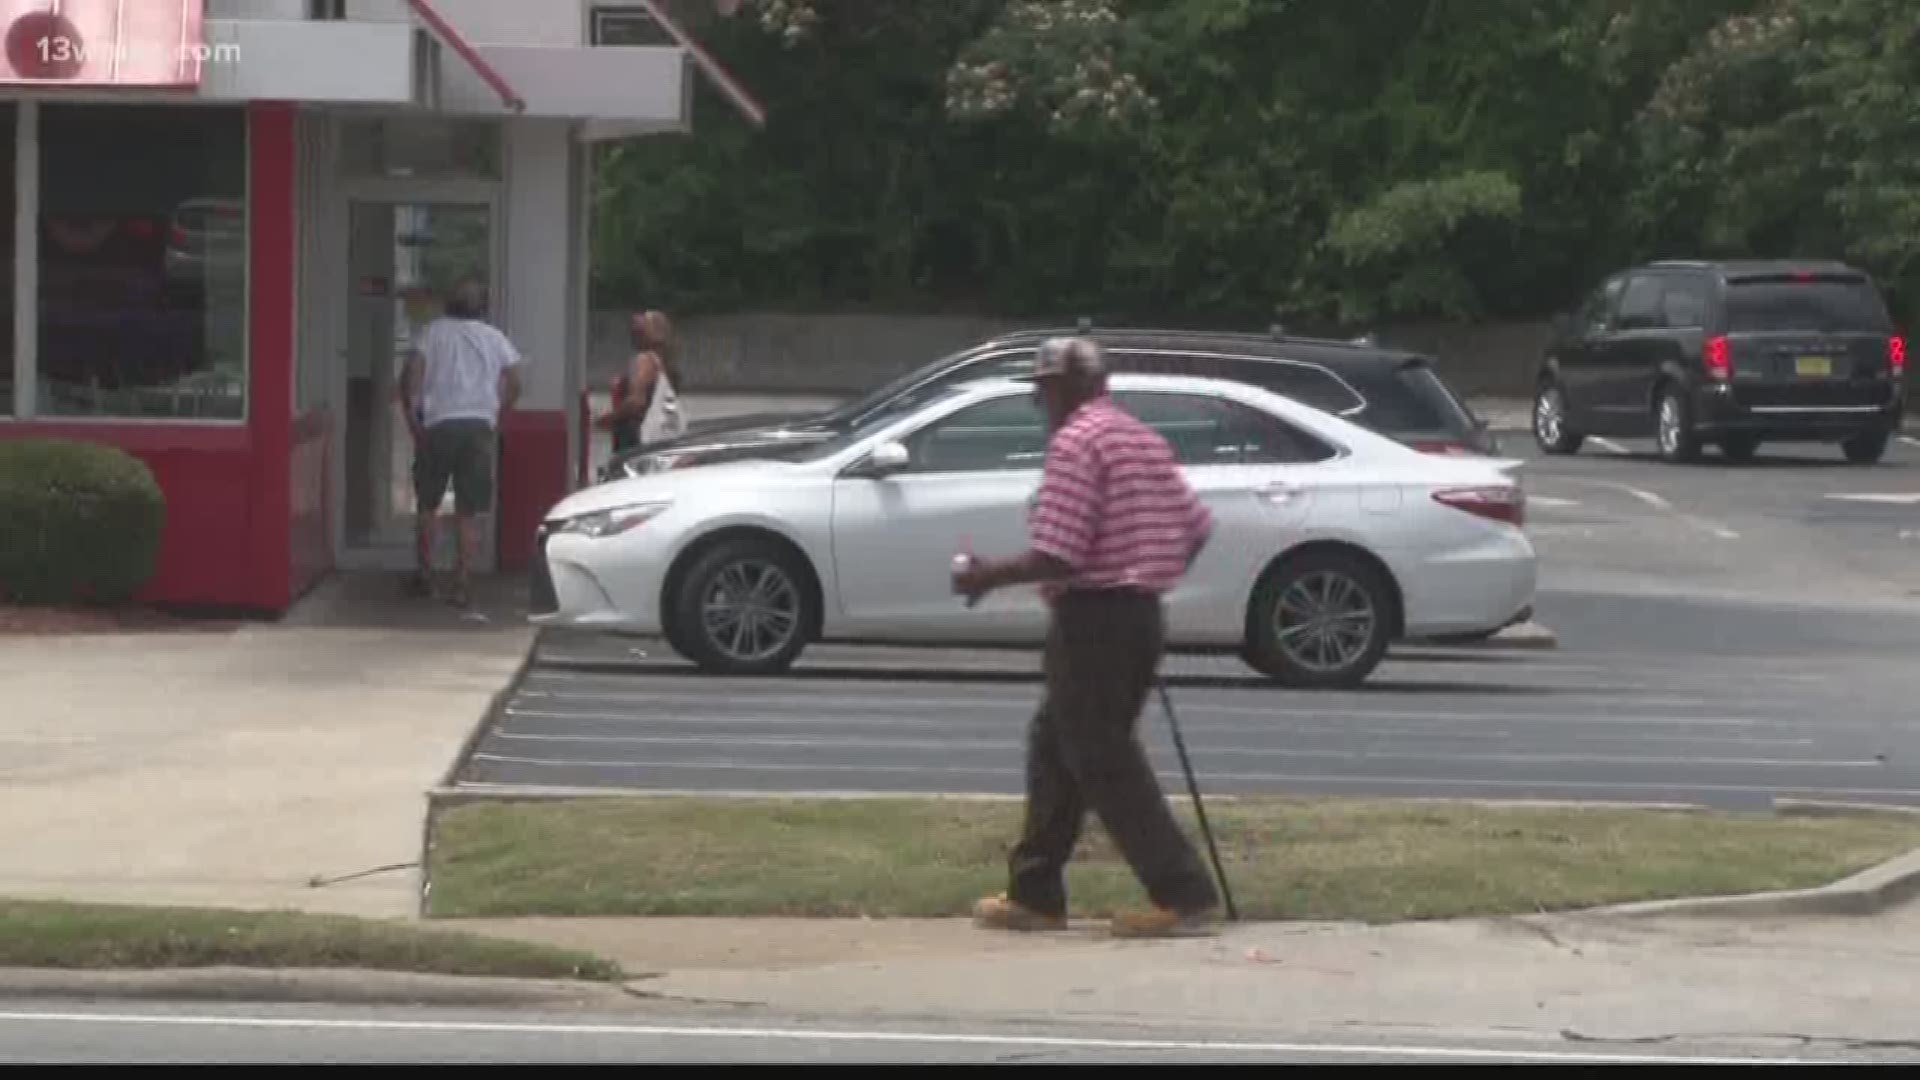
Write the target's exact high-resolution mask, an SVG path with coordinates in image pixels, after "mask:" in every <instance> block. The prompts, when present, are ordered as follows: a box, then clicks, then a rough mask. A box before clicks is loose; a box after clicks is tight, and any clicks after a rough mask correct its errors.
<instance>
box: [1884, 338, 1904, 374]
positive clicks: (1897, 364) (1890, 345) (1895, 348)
mask: <svg viewBox="0 0 1920 1080" xmlns="http://www.w3.org/2000/svg"><path fill="white" fill-rule="evenodd" d="M1887 367H1889V368H1891V369H1893V373H1894V374H1895V375H1905V374H1906V373H1907V339H1906V338H1903V337H1901V336H1900V335H1898V334H1895V335H1894V336H1892V337H1890V338H1888V339H1887Z"/></svg>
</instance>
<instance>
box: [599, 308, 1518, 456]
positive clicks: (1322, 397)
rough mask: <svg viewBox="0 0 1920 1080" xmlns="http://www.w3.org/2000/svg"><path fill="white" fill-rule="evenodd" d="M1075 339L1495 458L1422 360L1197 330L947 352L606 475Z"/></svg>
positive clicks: (798, 429)
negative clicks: (833, 398) (831, 404)
mask: <svg viewBox="0 0 1920 1080" xmlns="http://www.w3.org/2000/svg"><path fill="white" fill-rule="evenodd" d="M1058 334H1079V335H1082V336H1085V337H1090V338H1093V339H1094V340H1096V341H1098V342H1100V343H1101V345H1102V347H1104V348H1105V349H1106V353H1107V361H1108V364H1109V366H1110V367H1111V368H1112V369H1113V370H1115V371H1124V372H1147V373H1156V374H1164V375H1191V376H1198V377H1202V378H1215V379H1225V380H1229V381H1233V382H1243V383H1249V384H1252V385H1254V386H1259V387H1261V388H1263V389H1266V390H1271V391H1273V392H1274V393H1277V394H1281V395H1283V396H1286V397H1290V398H1292V399H1294V400H1295V401H1298V402H1300V403H1301V404H1304V405H1310V406H1312V407H1314V408H1316V409H1320V410H1321V411H1323V412H1328V413H1332V414H1334V415H1336V416H1340V417H1343V418H1345V419H1347V420H1350V421H1352V422H1354V423H1356V424H1359V425H1360V426H1361V427H1364V428H1368V429H1370V430H1372V431H1375V432H1378V433H1380V434H1382V435H1386V436H1387V437H1389V438H1392V439H1397V440H1399V441H1401V442H1403V443H1406V444H1407V445H1409V446H1412V447H1414V448H1415V449H1418V450H1423V451H1427V452H1430V453H1445V454H1496V453H1498V452H1499V447H1498V445H1497V444H1496V443H1495V441H1494V439H1493V435H1492V433H1491V432H1489V431H1488V430H1487V427H1486V425H1485V424H1483V423H1481V422H1480V421H1479V420H1477V419H1476V418H1475V417H1474V416H1473V414H1472V413H1471V412H1470V411H1469V410H1468V409H1467V406H1466V405H1465V403H1463V402H1462V401H1461V400H1460V398H1459V397H1458V396H1457V395H1456V394H1455V393H1454V392H1453V391H1452V389H1450V388H1449V387H1448V386H1447V385H1446V383H1445V382H1443V381H1442V380H1441V378H1440V375H1439V373H1438V372H1437V371H1435V370H1434V366H1433V364H1432V362H1431V361H1430V360H1429V359H1428V358H1427V357H1425V356H1422V355H1420V354H1418V353H1410V352H1403V351H1400V350H1397V349H1390V348H1385V347H1382V346H1380V345H1376V344H1374V343H1372V342H1371V341H1366V340H1361V341H1338V340H1331V339H1326V338H1304V337H1293V336H1289V335H1286V334H1284V333H1279V332H1274V333H1269V334H1264V335H1263V334H1255V333H1229V332H1208V331H1197V330H1122V329H1091V328H1087V329H1079V330H1025V331H1019V332H1016V333H1011V334H1006V335H1003V336H1000V337H996V338H993V339H991V340H988V341H983V342H980V343H979V344H976V345H974V346H972V347H970V348H967V349H965V350H962V351H961V352H958V353H955V354H953V355H951V356H947V357H943V358H941V359H939V360H936V361H934V362H932V363H930V364H927V365H926V366H924V367H921V368H917V369H915V370H913V371H910V372H908V373H906V374H904V375H901V376H900V377H899V378H897V379H895V380H893V381H892V382H889V383H887V384H885V385H883V386H881V387H878V388H877V389H875V390H873V391H871V392H869V393H867V394H865V395H863V396H861V397H860V398H859V399H857V400H855V401H852V402H849V403H848V404H846V405H843V406H841V407H840V408H838V409H834V410H832V411H830V412H826V413H819V414H814V415H807V416H749V417H740V418H737V419H733V420H728V421H721V422H720V423H718V424H714V425H696V427H695V428H694V429H693V430H692V431H691V432H689V433H688V434H687V435H685V436H683V437H681V438H679V439H675V440H672V441H669V442H663V443H655V444H651V445H649V446H646V447H643V448H641V449H639V450H634V451H629V452H628V453H626V454H624V455H622V456H619V457H616V458H614V459H613V460H612V461H610V462H608V463H607V465H606V466H605V467H604V468H603V469H602V470H601V473H600V478H601V479H602V480H615V479H619V478H621V477H622V476H643V475H646V474H648V473H652V472H659V471H661V470H665V469H680V468H686V467H688V466H692V465H711V464H717V463H720V462H725V461H737V460H740V459H744V458H768V457H779V456H780V455H781V454H783V453H786V452H788V451H790V450H792V449H794V448H796V447H804V446H808V445H811V444H813V443H815V442H819V441H821V440H824V439H829V438H832V437H833V436H834V435H836V434H839V433H841V432H844V431H850V430H852V429H854V428H856V427H860V426H863V425H866V424H868V423H871V422H872V421H873V420H874V419H875V418H876V417H879V416H881V415H884V414H886V413H889V412H900V413H904V412H908V411H911V410H913V409H915V408H918V407H919V406H920V405H921V404H922V403H924V402H925V401H926V400H928V399H929V398H930V397H934V396H937V395H939V394H941V393H944V392H945V391H946V390H947V389H948V388H949V387H952V386H954V385H957V384H959V383H964V382H970V381H973V380H976V379H994V378H1002V379H1004V378H1019V377H1022V376H1024V375H1026V374H1027V373H1029V372H1031V371H1032V370H1033V356H1034V351H1035V350H1036V349H1037V348H1038V347H1039V345H1040V343H1041V342H1042V341H1043V340H1045V339H1046V338H1048V337H1052V336H1055V335H1058Z"/></svg>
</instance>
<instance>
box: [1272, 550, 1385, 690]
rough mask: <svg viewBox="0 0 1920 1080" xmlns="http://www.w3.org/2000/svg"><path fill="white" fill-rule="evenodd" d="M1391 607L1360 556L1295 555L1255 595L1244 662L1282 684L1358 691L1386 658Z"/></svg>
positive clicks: (1373, 571) (1376, 577)
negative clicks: (1356, 688)
mask: <svg viewBox="0 0 1920 1080" xmlns="http://www.w3.org/2000/svg"><path fill="white" fill-rule="evenodd" d="M1395 602H1396V600H1395V596H1394V594H1393V591H1392V586H1391V584H1390V583H1389V582H1387V581H1386V580H1384V579H1383V578H1382V576H1381V573H1380V571H1379V570H1378V569H1377V568H1376V567H1375V566H1374V565H1373V564H1372V563H1371V562H1370V561H1368V560H1367V559H1366V558H1364V557H1363V556H1361V555H1359V554H1357V553H1351V552H1347V551H1340V550H1326V551H1316V552H1308V553H1305V554H1302V555H1299V556H1295V557H1293V558H1290V559H1289V560H1288V561H1287V562H1285V563H1283V564H1282V565H1281V566H1280V567H1279V568H1278V569H1277V570H1275V571H1274V572H1272V573H1270V574H1268V575H1267V577H1266V578H1265V580H1263V581H1262V583H1261V585H1260V587H1259V589H1257V590H1256V591H1255V594H1254V598H1253V606H1252V608H1251V610H1250V612H1249V625H1248V631H1249V634H1248V641H1247V645H1246V648H1245V651H1244V653H1243V655H1244V657H1245V659H1246V661H1247V663H1248V664H1250V665H1251V666H1252V667H1254V668H1255V669H1256V670H1258V671H1260V672H1262V673H1264V674H1266V675H1269V676H1272V677H1273V678H1274V679H1276V680H1278V681H1279V682H1281V683H1282V684H1283V685H1287V686H1296V687H1301V688H1309V689H1332V688H1349V687H1354V686H1358V685H1359V684H1361V683H1362V682H1365V681H1366V678H1367V676H1368V675H1370V674H1372V672H1373V669H1374V668H1375V667H1377V666H1379V664H1380V660H1381V659H1382V657H1384V656H1385V655H1386V651H1387V645H1388V642H1389V638H1390V635H1391V633H1392V632H1393V627H1394V625H1395V623H1396V619H1395V615H1394V604H1395Z"/></svg>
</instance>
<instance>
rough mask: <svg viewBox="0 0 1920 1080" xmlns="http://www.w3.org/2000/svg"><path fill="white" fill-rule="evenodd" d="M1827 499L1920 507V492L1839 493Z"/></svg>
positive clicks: (1831, 494) (1829, 495)
mask: <svg viewBox="0 0 1920 1080" xmlns="http://www.w3.org/2000/svg"><path fill="white" fill-rule="evenodd" d="M1827 498H1829V499H1834V500H1837V501H1840V502H1862V503H1878V504H1881V505H1885V506H1920V491H1880V492H1874V491H1852V492H1847V491H1837V492H1829V493H1828V494H1827Z"/></svg>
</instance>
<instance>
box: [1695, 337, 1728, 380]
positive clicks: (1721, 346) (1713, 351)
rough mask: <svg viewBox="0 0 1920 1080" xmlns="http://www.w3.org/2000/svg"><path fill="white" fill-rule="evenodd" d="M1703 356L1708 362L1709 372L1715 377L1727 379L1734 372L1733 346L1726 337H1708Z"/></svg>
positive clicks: (1702, 351) (1702, 352)
mask: <svg viewBox="0 0 1920 1080" xmlns="http://www.w3.org/2000/svg"><path fill="white" fill-rule="evenodd" d="M1701 356H1702V359H1704V360H1706V362H1707V374H1708V375H1710V376H1712V377H1713V378H1716V379H1725V378H1727V377H1729V376H1731V375H1732V374H1733V346H1732V345H1731V344H1729V343H1728V341H1727V339H1726V338H1725V337H1714V338H1708V339H1707V344H1706V347H1705V348H1704V349H1702V350H1701Z"/></svg>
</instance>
